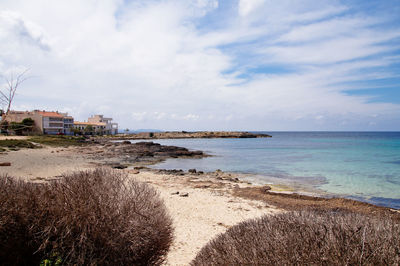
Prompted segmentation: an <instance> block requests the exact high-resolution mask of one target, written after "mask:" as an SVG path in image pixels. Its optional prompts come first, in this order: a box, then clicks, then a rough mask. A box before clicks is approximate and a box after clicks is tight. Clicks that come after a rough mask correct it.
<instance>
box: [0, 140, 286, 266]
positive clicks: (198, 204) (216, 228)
mask: <svg viewBox="0 0 400 266" xmlns="http://www.w3.org/2000/svg"><path fill="white" fill-rule="evenodd" d="M80 149H82V148H80ZM0 162H10V163H11V166H2V167H0V175H3V174H8V175H10V176H15V177H19V178H23V179H26V180H30V181H35V182H43V180H45V179H53V178H57V177H59V176H60V175H61V174H63V173H68V172H71V171H76V170H85V169H92V168H94V167H96V162H94V161H92V160H90V159H88V158H87V157H86V155H84V154H83V153H80V151H79V148H50V147H44V148H42V149H21V150H19V151H9V152H6V153H2V154H0ZM118 171H125V172H126V173H128V174H129V175H131V176H132V177H134V178H136V179H137V180H139V181H142V182H146V183H149V184H150V185H152V186H153V187H155V188H156V189H157V190H158V191H159V193H160V196H161V197H162V199H163V200H164V202H165V204H166V207H167V209H168V211H169V213H170V215H171V217H172V218H173V224H174V227H175V239H174V242H173V245H172V247H171V250H170V252H169V254H168V258H167V261H166V263H165V265H188V264H189V262H190V261H191V260H192V259H193V258H194V257H195V256H196V254H197V252H198V251H199V250H200V249H201V247H202V246H203V245H205V244H206V243H207V242H208V241H210V240H211V239H212V238H214V237H215V236H216V235H218V234H220V233H223V232H225V231H226V230H227V229H228V228H229V227H231V226H233V225H235V224H237V223H239V222H241V221H244V220H247V219H251V218H256V217H259V216H262V215H264V214H272V213H277V212H280V211H281V210H279V209H276V208H273V207H269V206H266V204H265V203H263V202H261V201H255V200H246V199H242V198H238V197H234V196H232V195H231V194H230V193H229V187H230V186H232V184H228V185H227V186H217V187H215V188H211V187H207V186H204V187H205V188H203V187H201V186H198V185H196V184H200V183H201V182H196V180H197V179H199V178H197V177H195V176H192V177H191V176H184V177H182V176H178V175H170V174H168V175H167V174H162V173H155V172H149V171H141V172H140V173H138V174H135V173H134V172H135V171H132V170H129V169H126V170H118ZM234 185H236V186H237V185H240V186H244V185H245V184H234ZM196 187H197V188H196ZM176 192H179V194H176ZM183 193H188V196H187V197H181V195H182V194H183Z"/></svg>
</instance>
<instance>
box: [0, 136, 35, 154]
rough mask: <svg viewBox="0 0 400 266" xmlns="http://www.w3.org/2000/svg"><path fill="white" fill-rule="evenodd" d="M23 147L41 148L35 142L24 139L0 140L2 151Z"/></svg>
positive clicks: (0, 149)
mask: <svg viewBox="0 0 400 266" xmlns="http://www.w3.org/2000/svg"><path fill="white" fill-rule="evenodd" d="M21 148H27V149H35V148H40V146H38V145H35V144H33V143H32V142H30V141H27V140H23V139H2V140H0V151H5V150H6V149H9V150H18V149H21Z"/></svg>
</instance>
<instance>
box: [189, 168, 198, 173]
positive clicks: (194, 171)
mask: <svg viewBox="0 0 400 266" xmlns="http://www.w3.org/2000/svg"><path fill="white" fill-rule="evenodd" d="M188 172H189V173H192V174H195V173H196V172H197V171H196V169H189V171H188Z"/></svg>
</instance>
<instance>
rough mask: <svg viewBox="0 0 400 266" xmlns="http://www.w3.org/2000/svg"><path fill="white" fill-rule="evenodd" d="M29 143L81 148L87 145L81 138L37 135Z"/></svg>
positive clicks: (84, 139)
mask: <svg viewBox="0 0 400 266" xmlns="http://www.w3.org/2000/svg"><path fill="white" fill-rule="evenodd" d="M28 140H29V141H31V142H35V143H39V144H44V145H49V146H56V147H58V146H61V147H67V146H82V145H85V144H87V142H86V138H85V137H82V136H66V135H37V136H32V137H30V138H29V139H28Z"/></svg>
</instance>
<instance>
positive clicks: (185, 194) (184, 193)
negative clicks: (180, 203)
mask: <svg viewBox="0 0 400 266" xmlns="http://www.w3.org/2000/svg"><path fill="white" fill-rule="evenodd" d="M179 196H180V197H189V193H187V192H183V193H181V194H180V195H179Z"/></svg>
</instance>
